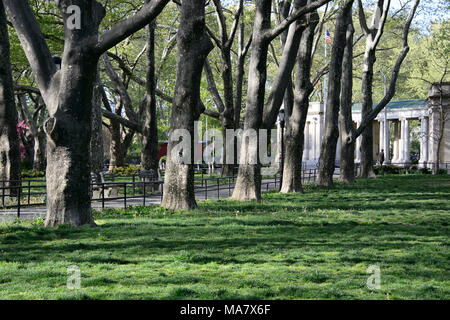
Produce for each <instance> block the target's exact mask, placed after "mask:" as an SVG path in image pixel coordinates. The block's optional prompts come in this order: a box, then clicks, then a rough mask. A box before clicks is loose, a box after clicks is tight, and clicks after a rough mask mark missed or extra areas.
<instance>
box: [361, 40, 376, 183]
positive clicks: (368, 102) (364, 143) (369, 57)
mask: <svg viewBox="0 0 450 320" xmlns="http://www.w3.org/2000/svg"><path fill="white" fill-rule="evenodd" d="M375 60H376V58H375V50H371V49H367V50H366V52H365V55H364V70H363V76H362V88H363V91H362V92H363V103H362V110H361V117H362V119H364V118H367V117H368V116H369V114H370V113H371V112H372V106H373V100H372V94H373V92H372V91H373V66H374V64H375ZM360 176H361V177H362V178H374V177H375V172H374V170H373V124H372V122H369V123H368V124H367V126H366V128H365V129H364V131H363V132H362V134H361V173H360Z"/></svg>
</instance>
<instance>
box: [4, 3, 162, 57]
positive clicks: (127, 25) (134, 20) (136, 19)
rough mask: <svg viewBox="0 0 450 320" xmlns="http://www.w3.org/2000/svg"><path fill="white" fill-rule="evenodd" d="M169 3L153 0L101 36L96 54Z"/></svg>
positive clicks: (157, 13)
mask: <svg viewBox="0 0 450 320" xmlns="http://www.w3.org/2000/svg"><path fill="white" fill-rule="evenodd" d="M10 1H11V0H10ZM13 1H17V0H13ZM21 1H23V0H21ZM169 1H170V0H152V1H151V2H149V3H147V4H145V5H144V7H143V8H142V9H141V10H139V11H138V12H137V13H136V14H135V15H134V16H132V17H131V18H128V19H127V20H125V21H123V22H121V23H119V24H117V25H116V26H115V27H114V28H112V29H111V30H109V31H107V32H105V33H103V34H102V35H100V37H99V41H98V43H97V45H96V46H95V52H96V53H97V54H98V55H99V56H100V55H101V54H103V53H104V52H106V51H107V50H109V49H110V48H112V47H114V46H115V45H116V44H118V43H120V42H121V41H123V40H125V39H126V38H127V37H129V36H130V35H132V34H133V33H135V32H137V31H139V30H140V29H142V28H144V27H145V26H146V25H148V24H149V23H150V22H151V21H152V20H154V19H155V18H156V17H157V16H158V15H159V14H160V13H161V11H162V10H163V9H164V7H165V6H166V5H167V3H168V2H169Z"/></svg>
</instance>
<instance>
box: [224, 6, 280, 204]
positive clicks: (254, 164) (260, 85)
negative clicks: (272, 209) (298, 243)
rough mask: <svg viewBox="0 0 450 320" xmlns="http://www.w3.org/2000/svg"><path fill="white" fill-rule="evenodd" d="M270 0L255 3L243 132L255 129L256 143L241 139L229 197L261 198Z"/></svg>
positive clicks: (240, 198) (245, 199)
mask: <svg viewBox="0 0 450 320" xmlns="http://www.w3.org/2000/svg"><path fill="white" fill-rule="evenodd" d="M271 7H272V2H271V0H259V1H257V2H256V15H255V22H254V26H253V36H252V50H251V58H250V67H249V76H248V90H247V103H246V107H245V121H244V131H247V132H249V130H255V134H256V135H257V141H256V144H257V145H256V146H255V145H252V142H251V141H250V139H248V141H245V140H246V139H244V141H242V144H241V154H240V163H239V164H240V165H239V173H238V178H237V181H236V185H235V188H234V191H233V196H232V198H233V199H235V200H241V201H248V200H261V165H260V163H259V159H258V154H259V152H258V150H259V146H258V130H259V129H260V128H261V125H262V114H263V107H264V94H265V85H266V77H267V52H268V48H269V44H270V41H269V40H268V39H267V37H265V33H266V32H268V31H269V30H270V14H271Z"/></svg>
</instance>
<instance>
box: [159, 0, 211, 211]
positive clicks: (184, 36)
mask: <svg viewBox="0 0 450 320" xmlns="http://www.w3.org/2000/svg"><path fill="white" fill-rule="evenodd" d="M180 10H181V21H180V27H179V29H178V34H177V44H178V61H177V80H176V85H175V93H174V98H173V106H172V118H171V125H170V131H169V144H168V147H167V167H166V174H165V179H164V195H163V200H162V204H161V205H162V206H163V207H164V208H167V209H170V210H178V209H194V208H196V207H197V203H196V202H195V194H194V167H193V160H194V148H193V145H194V121H195V120H196V119H198V118H199V117H200V114H201V110H200V81H201V76H202V68H203V66H204V64H205V61H206V57H207V56H208V54H209V52H210V51H211V50H212V49H213V43H212V42H211V40H210V38H209V37H208V35H207V33H206V28H205V0H202V1H198V0H183V1H182V3H181V6H180ZM179 133H181V136H178V134H179ZM186 140H188V141H186ZM178 144H182V145H183V148H182V149H181V150H180V153H181V154H182V157H181V158H184V160H183V159H180V158H179V157H178V154H177V155H176V156H174V154H173V153H176V152H174V150H179V146H178ZM176 148H177V149H176Z"/></svg>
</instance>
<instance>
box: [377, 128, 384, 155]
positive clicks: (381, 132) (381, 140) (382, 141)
mask: <svg viewBox="0 0 450 320" xmlns="http://www.w3.org/2000/svg"><path fill="white" fill-rule="evenodd" d="M378 122H379V123H380V133H379V136H378V137H379V141H380V143H379V149H378V151H379V152H380V153H381V150H384V149H385V147H384V121H381V120H380V121H378Z"/></svg>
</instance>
